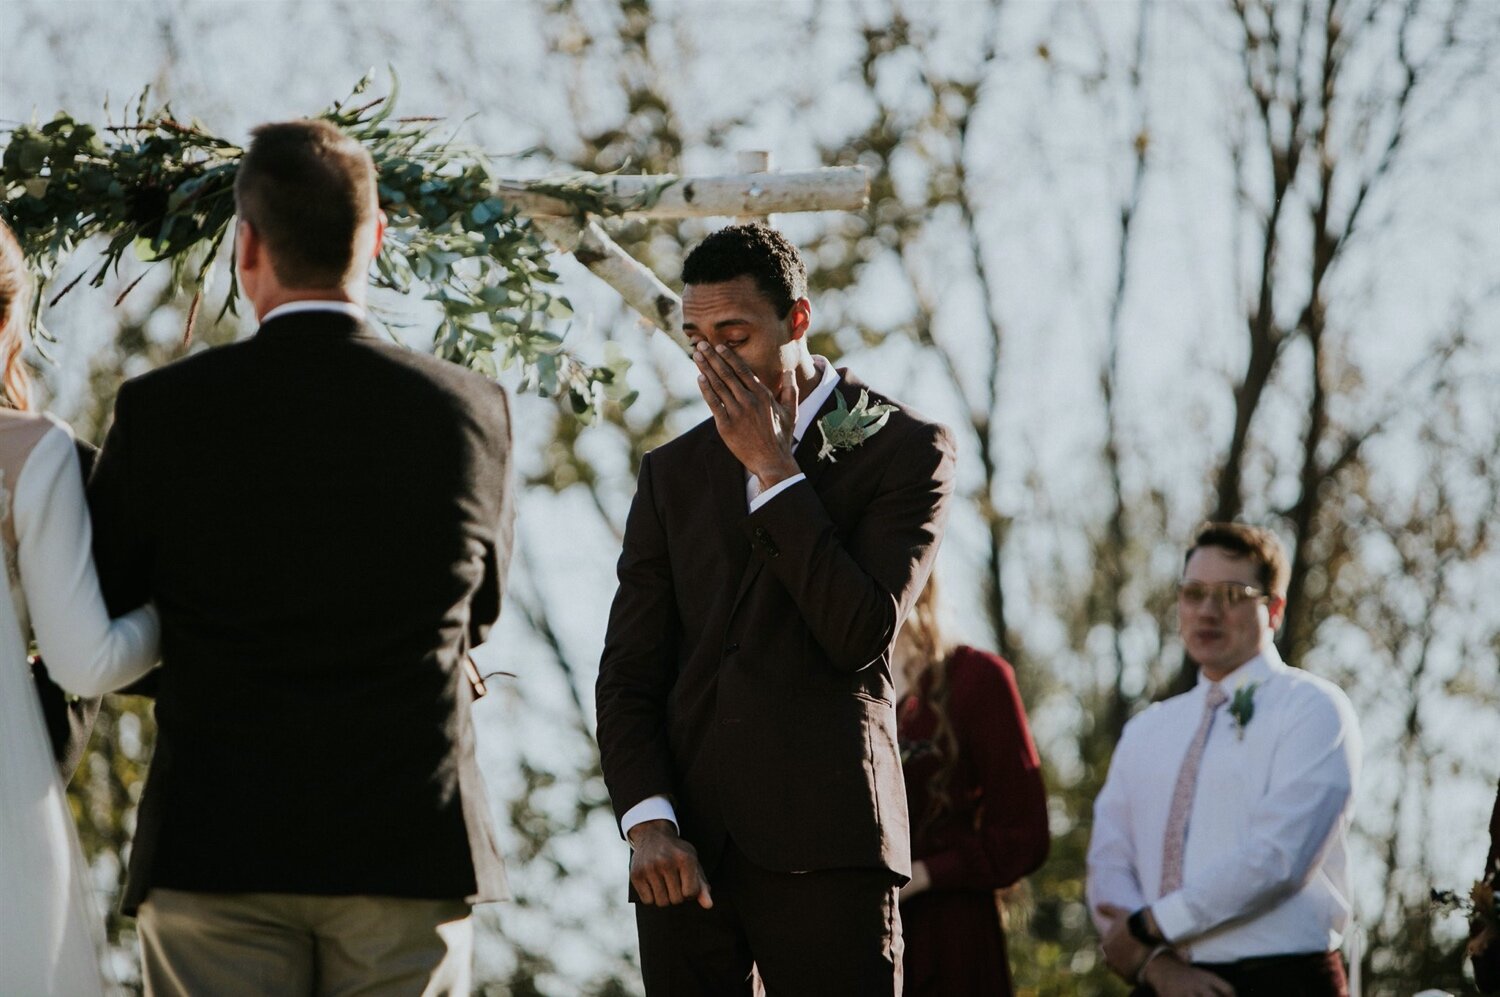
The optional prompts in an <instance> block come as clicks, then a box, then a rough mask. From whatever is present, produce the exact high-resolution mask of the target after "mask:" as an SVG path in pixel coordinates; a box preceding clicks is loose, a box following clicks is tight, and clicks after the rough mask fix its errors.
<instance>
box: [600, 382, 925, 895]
mask: <svg viewBox="0 0 1500 997" xmlns="http://www.w3.org/2000/svg"><path fill="white" fill-rule="evenodd" d="M840 374H841V375H842V377H843V380H842V381H841V382H840V384H839V386H838V389H837V390H838V391H839V392H841V393H842V394H843V396H844V398H845V399H846V401H847V403H848V404H849V405H850V406H851V407H852V406H853V404H854V403H855V402H856V401H857V399H858V397H859V392H860V390H861V389H862V388H864V385H862V384H860V383H859V382H858V381H857V380H855V379H854V378H852V377H851V376H849V374H848V373H847V372H846V371H840ZM871 398H872V400H880V401H888V399H884V398H882V397H881V396H880V395H878V394H876V393H875V392H873V391H872V392H871ZM832 407H833V399H832V398H831V397H830V399H829V401H828V404H827V405H826V406H825V410H826V409H832ZM820 417H821V413H820ZM821 442H822V440H821V434H820V433H819V432H818V431H817V428H816V426H814V427H812V428H810V429H809V431H808V433H807V434H806V436H805V437H804V439H803V440H802V442H801V444H800V446H799V447H798V449H797V453H796V456H797V460H798V463H799V464H801V466H802V469H803V471H804V472H805V473H806V475H807V480H806V481H803V482H799V483H798V484H795V485H793V486H791V487H790V488H788V489H787V490H786V491H785V492H783V493H781V494H779V495H777V496H776V497H775V498H774V499H772V500H771V501H769V502H767V503H766V504H765V505H764V506H762V507H761V508H760V509H759V510H757V511H756V512H755V513H753V514H751V513H749V512H748V503H747V501H746V496H745V471H744V468H743V467H742V466H741V465H740V463H739V462H738V461H737V460H736V459H735V458H734V456H733V455H732V454H731V453H730V452H729V450H728V448H727V447H726V446H725V445H724V443H723V441H722V440H721V439H720V438H719V435H718V431H717V429H716V428H715V426H714V423H713V421H712V420H708V421H705V422H703V423H702V424H700V425H698V426H697V427H695V428H693V429H692V430H690V431H689V432H687V433H685V434H683V435H682V436H681V437H679V438H678V439H676V440H674V441H673V442H671V443H669V444H667V445H665V446H663V447H661V448H659V449H657V450H654V451H652V452H651V453H649V454H647V455H646V457H645V458H644V459H643V460H642V462H641V471H640V479H639V482H638V484H637V491H636V496H635V501H634V503H633V505H632V506H631V510H630V517H629V520H628V522H627V525H626V529H625V542H624V550H623V552H622V553H621V556H620V562H619V580H620V585H619V590H618V592H617V593H616V595H615V600H614V605H613V607H612V609H611V611H610V618H609V628H608V631H607V634H606V637H605V647H604V654H603V658H602V660H601V662H600V666H599V681H598V687H597V701H598V719H599V750H600V756H601V761H602V765H603V770H604V778H605V782H606V784H607V785H608V788H609V793H610V798H611V800H612V802H613V804H614V807H615V812H616V815H617V816H618V815H623V814H624V813H625V812H626V811H627V810H629V809H630V808H631V807H632V806H634V805H635V804H637V803H639V802H640V801H641V800H644V799H646V798H647V797H650V796H654V795H658V794H664V795H666V796H668V797H670V798H671V799H672V801H673V803H674V805H675V807H676V810H677V815H678V819H679V821H680V822H681V829H682V834H683V837H685V838H686V839H687V840H688V841H690V842H692V843H693V845H694V846H695V847H696V848H697V849H698V852H699V857H700V859H701V861H702V862H703V864H704V867H705V871H708V872H709V873H710V874H711V873H712V870H713V869H714V866H715V863H716V860H717V859H718V857H719V856H720V854H721V853H722V850H723V845H724V840H725V836H726V835H728V836H730V837H732V838H733V839H734V841H735V843H736V845H737V846H738V847H739V848H740V850H741V851H743V852H744V854H745V855H746V856H747V857H748V858H749V859H750V860H751V861H753V862H755V863H756V864H758V865H760V866H762V867H763V868H767V869H771V870H779V871H805V870H815V869H832V868H850V867H877V868H878V867H884V868H886V869H890V870H892V871H893V872H896V873H898V874H900V875H903V876H904V875H909V874H910V871H911V859H910V846H909V839H908V829H907V815H906V793H905V787H904V784H903V782H902V776H901V760H900V757H899V754H898V751H897V747H896V716H895V711H894V708H893V705H892V700H893V696H892V690H891V681H890V652H891V646H892V644H893V642H894V640H895V635H896V630H897V628H898V626H899V625H900V623H901V621H902V620H903V619H904V618H905V616H906V613H907V611H908V610H909V609H910V608H911V604H912V602H913V600H915V598H916V596H917V593H918V592H919V591H920V590H921V587H922V585H923V584H924V583H925V582H926V580H927V576H928V573H929V572H930V570H931V567H932V562H933V558H934V557H935V556H936V554H937V547H938V542H939V540H940V539H941V537H942V533H943V524H944V521H945V519H946V511H947V504H948V500H949V497H950V496H951V494H952V490H953V462H954V445H953V439H952V436H951V434H950V433H949V432H948V430H947V429H945V428H944V427H942V426H940V425H937V424H935V423H932V422H929V421H927V420H925V419H923V418H921V417H920V416H918V415H916V414H915V413H913V412H911V411H910V410H908V409H906V408H904V407H902V408H898V410H897V411H895V412H893V413H891V415H890V418H889V420H888V422H887V423H886V425H885V427H884V428H883V429H882V430H881V431H880V432H878V433H876V434H875V435H874V436H872V437H870V438H869V439H867V440H866V441H865V442H864V443H862V444H861V445H860V446H858V447H857V448H855V449H852V450H847V451H842V452H840V453H838V454H837V455H835V456H836V462H835V461H834V460H827V459H824V460H819V459H818V457H817V452H818V449H819V447H820V445H821Z"/></svg>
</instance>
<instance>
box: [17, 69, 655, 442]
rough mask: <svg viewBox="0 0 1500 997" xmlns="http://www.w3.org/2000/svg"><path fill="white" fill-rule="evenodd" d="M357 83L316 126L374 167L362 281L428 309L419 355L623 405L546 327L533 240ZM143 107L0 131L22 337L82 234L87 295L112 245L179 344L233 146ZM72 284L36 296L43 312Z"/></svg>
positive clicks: (426, 136) (473, 163)
mask: <svg viewBox="0 0 1500 997" xmlns="http://www.w3.org/2000/svg"><path fill="white" fill-rule="evenodd" d="M370 79H371V78H370V77H369V76H366V77H365V78H364V79H362V80H360V82H359V83H358V84H357V85H356V86H355V88H354V90H353V91H352V93H351V94H350V96H349V97H347V98H345V99H343V100H341V101H338V102H336V103H334V104H333V105H332V106H331V107H329V108H328V109H326V110H325V111H323V112H322V113H321V114H320V115H319V116H320V117H322V118H326V119H327V120H329V121H331V122H333V123H334V124H336V125H338V126H339V127H340V128H341V129H343V130H344V131H345V132H346V133H347V134H349V135H350V136H352V137H353V138H355V139H356V140H358V141H359V142H360V143H362V144H363V145H364V146H365V148H367V149H369V150H370V154H371V156H372V157H373V158H374V160H375V166H376V169H377V171H378V175H379V192H380V202H381V206H382V207H383V208H384V209H385V211H386V214H387V217H388V227H387V229H386V239H385V243H384V245H383V246H382V248H381V250H380V255H379V256H378V257H377V259H376V261H375V267H374V268H373V270H372V272H371V281H372V283H373V284H374V285H375V286H377V287H385V288H390V289H392V290H395V291H397V292H400V293H402V294H407V293H410V292H411V291H412V290H413V289H414V288H418V287H420V288H422V289H423V296H424V297H425V298H426V299H427V300H429V301H433V302H435V303H436V304H437V305H438V307H439V308H440V309H441V311H442V319H441V321H440V322H439V323H438V326H437V329H436V331H435V333H434V337H433V348H434V352H435V353H436V354H437V355H438V356H440V357H443V358H444V359H447V360H451V361H453V362H455V363H459V364H462V365H464V366H466V367H470V368H472V369H474V370H477V371H480V372H482V373H484V374H486V375H487V376H489V377H492V378H493V377H497V376H498V375H499V374H500V372H502V371H505V370H508V369H510V368H511V367H513V366H516V365H519V367H520V376H521V388H522V390H536V391H537V392H538V393H540V394H542V395H545V396H552V397H562V396H564V395H566V397H567V398H568V400H569V402H570V403H571V406H572V409H573V411H574V412H575V413H576V414H577V415H578V416H579V417H580V418H581V419H583V420H584V421H585V422H588V421H591V420H592V419H593V417H594V415H595V414H596V412H597V409H598V407H599V406H600V405H602V404H603V403H604V402H605V400H606V399H613V400H616V401H620V402H621V403H622V404H628V403H629V401H630V400H631V399H630V397H629V396H628V395H627V387H626V384H625V379H624V374H625V370H626V367H627V362H626V361H625V360H624V359H623V358H620V357H618V356H615V355H613V354H611V355H610V356H609V357H608V358H607V359H606V362H605V363H603V364H601V365H598V366H594V365H590V364H587V363H584V362H583V361H581V360H579V359H578V358H576V357H575V356H573V355H572V354H571V353H570V352H569V351H567V350H566V349H564V346H563V338H562V336H561V335H560V334H559V333H557V332H555V331H553V330H552V328H551V326H552V325H553V324H554V323H555V322H557V321H559V320H562V319H565V318H567V317H568V316H569V315H571V314H572V308H571V306H570V305H569V303H568V301H567V299H566V298H564V297H562V296H561V295H559V294H557V293H556V291H555V284H556V282H557V275H556V274H555V273H553V271H552V270H551V269H550V268H549V266H548V255H549V250H548V248H547V246H546V245H545V243H544V242H543V240H542V238H541V237H540V235H539V234H538V233H537V232H536V230H535V229H534V228H533V227H532V225H531V224H530V222H529V221H528V220H527V219H526V218H524V217H522V216H519V215H517V214H516V212H515V211H514V209H512V208H511V207H509V206H508V205H507V204H506V203H505V202H504V201H503V200H502V199H500V198H499V197H497V196H495V195H494V193H493V188H494V175H493V173H492V171H491V169H490V163H489V160H488V158H487V157H486V156H485V155H484V154H483V153H482V152H480V151H478V150H475V149H472V148H469V147H467V146H461V145H458V144H456V143H455V142H454V141H453V140H452V139H446V140H438V139H435V138H434V132H435V130H436V128H437V122H438V119H434V118H396V117H393V116H392V112H393V110H394V107H395V100H396V93H397V85H396V81H395V79H394V78H393V79H392V85H391V92H390V94H389V95H388V96H386V97H379V98H375V99H373V100H369V101H363V102H360V101H357V100H356V98H358V97H360V95H362V94H364V93H365V92H366V91H367V90H368V89H369V86H370ZM147 97H148V94H147V93H146V92H143V93H142V94H141V97H140V99H139V101H137V102H136V105H135V109H134V114H133V117H132V116H131V115H130V114H127V121H126V122H125V123H123V124H119V125H110V126H106V127H104V128H103V129H100V128H96V127H95V126H93V125H91V124H88V123H86V122H82V121H78V120H76V119H75V118H74V117H73V116H72V115H69V114H66V113H59V114H58V115H57V116H56V117H54V118H53V119H52V120H51V121H49V122H47V123H46V124H41V125H37V124H31V125H23V126H19V127H16V128H12V129H10V130H9V134H8V137H7V140H6V143H5V151H4V154H3V157H0V191H3V193H4V198H5V199H4V202H3V203H0V217H3V218H4V219H5V221H6V222H7V223H8V224H9V225H10V226H11V228H12V229H13V230H14V231H15V233H16V236H17V238H18V239H19V240H20V242H21V247H22V249H23V250H24V251H25V253H26V258H27V261H28V264H29V265H30V267H31V268H32V270H33V272H34V274H35V276H36V279H37V285H38V289H39V293H38V294H37V296H36V300H35V302H34V303H33V309H32V316H31V327H32V330H33V332H34V333H36V334H40V335H41V336H43V337H44V338H45V337H46V336H47V333H46V330H45V328H44V327H43V325H42V323H41V307H42V303H43V301H44V300H45V299H46V298H47V294H46V289H47V288H49V287H50V285H51V283H52V280H53V278H54V276H55V275H56V273H57V271H58V269H59V267H60V266H61V264H62V263H63V262H64V261H65V260H66V259H67V258H68V256H69V255H70V254H71V253H72V252H73V251H74V250H75V249H77V248H78V246H79V245H81V244H82V243H83V242H85V241H86V240H88V239H91V238H94V237H96V236H99V237H103V238H106V239H108V240H109V241H108V244H107V245H106V247H105V249H104V253H103V261H102V263H101V265H100V266H99V267H98V269H97V270H96V271H94V272H93V276H92V278H91V280H90V281H89V283H90V286H93V287H99V286H101V285H102V284H103V283H104V281H105V279H106V277H107V276H108V275H109V274H110V272H111V271H113V272H115V273H116V274H118V273H119V272H120V269H121V265H122V262H123V260H124V257H125V254H126V252H127V251H128V250H133V252H134V255H135V256H136V257H137V258H138V259H139V260H140V261H141V262H143V263H145V264H146V265H147V268H148V269H149V268H150V267H151V266H152V265H155V264H162V263H165V264H167V265H168V266H169V267H170V268H171V278H172V286H173V288H174V289H178V290H185V291H191V292H192V295H193V297H192V304H191V306H190V307H189V310H188V320H187V330H186V335H187V336H191V334H192V328H193V324H194V322H195V321H196V318H197V314H198V310H199V306H200V304H201V303H202V300H203V295H204V292H205V290H206V289H207V287H208V285H209V282H210V281H211V280H212V277H213V273H214V265H215V262H216V261H217V260H218V259H219V255H220V250H221V248H222V246H223V244H224V240H225V237H226V235H227V234H228V233H229V231H230V227H231V226H230V222H231V220H232V218H233V217H234V177H235V171H236V169H237V168H238V166H239V159H240V156H241V154H242V152H243V150H242V149H241V148H240V147H239V146H238V145H235V144H234V143H232V142H229V141H227V140H225V139H223V138H219V137H217V136H215V135H213V134H211V133H210V132H209V131H207V130H206V129H205V128H204V127H203V126H202V125H201V124H199V123H198V122H197V121H189V122H182V121H180V120H178V119H177V118H176V117H175V116H174V115H173V113H172V110H171V106H170V105H163V106H162V107H160V108H159V109H157V110H155V111H148V106H147ZM106 113H107V108H106ZM570 189H571V188H570V187H568V186H567V185H559V186H558V187H557V189H556V190H549V193H552V194H554V196H559V197H568V196H569V190H570ZM579 190H580V193H579V196H578V197H577V198H575V199H574V203H576V204H578V206H579V210H580V212H582V211H584V210H586V209H593V210H601V209H603V210H607V205H604V204H603V202H599V203H595V202H596V201H598V199H597V198H594V199H587V192H586V189H585V188H582V187H580V188H579ZM231 242H232V240H231ZM84 276H87V274H86V273H85V274H80V275H79V277H77V278H75V279H74V280H73V281H72V282H71V283H69V284H68V285H67V286H66V287H64V288H62V289H61V290H60V291H59V292H57V293H56V294H54V295H52V296H51V298H50V301H51V303H53V304H55V303H56V302H57V300H58V299H60V298H61V297H62V296H63V295H65V294H67V293H68V292H69V291H71V290H72V289H73V288H74V287H75V286H76V285H77V284H78V283H79V281H81V280H82V279H83V277H84ZM144 276H145V273H144V272H143V273H142V274H141V276H140V277H137V278H136V279H135V281H133V282H132V283H131V284H130V285H129V286H128V287H127V288H126V289H125V291H124V292H123V293H122V294H121V295H120V296H119V298H117V299H116V302H115V303H116V304H119V303H120V301H123V300H124V298H125V296H126V295H127V294H129V293H130V291H131V290H132V289H134V287H135V286H136V285H137V284H139V283H140V281H141V279H142V278H144ZM237 299H238V287H237V285H236V282H235V279H234V266H233V259H232V256H231V262H230V287H229V292H228V294H227V295H226V296H225V299H224V302H223V306H222V307H221V309H220V311H219V317H220V318H222V317H223V316H224V315H225V314H228V313H236V314H237V309H236V302H237Z"/></svg>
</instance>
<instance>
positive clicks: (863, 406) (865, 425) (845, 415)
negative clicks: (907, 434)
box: [818, 391, 896, 463]
mask: <svg viewBox="0 0 1500 997" xmlns="http://www.w3.org/2000/svg"><path fill="white" fill-rule="evenodd" d="M833 399H834V403H835V404H836V406H837V407H836V408H835V409H834V410H833V411H832V412H829V413H828V414H827V415H825V416H824V417H823V418H821V419H819V420H818V432H820V433H822V434H823V447H822V449H821V450H819V451H818V459H819V460H822V459H823V458H825V457H826V458H828V459H829V460H830V461H833V462H834V463H838V458H837V457H835V456H834V455H833V454H834V451H836V450H853V449H854V448H855V447H857V446H859V445H860V444H861V443H863V442H864V441H865V440H868V439H869V438H870V437H872V436H874V435H875V434H876V433H878V432H880V431H881V430H882V429H884V428H885V421H886V420H887V419H889V418H890V417H891V413H892V412H894V411H896V406H894V405H887V404H885V403H884V402H878V403H876V404H874V405H871V404H870V393H869V392H868V391H861V392H860V393H859V401H857V402H855V403H854V407H853V408H850V407H849V406H847V405H845V404H844V396H843V395H842V394H840V393H839V392H837V391H835V392H834V393H833Z"/></svg>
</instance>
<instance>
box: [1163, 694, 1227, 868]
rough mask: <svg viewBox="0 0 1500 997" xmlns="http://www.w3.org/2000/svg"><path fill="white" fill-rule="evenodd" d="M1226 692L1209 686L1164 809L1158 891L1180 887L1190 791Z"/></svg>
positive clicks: (1195, 782) (1191, 802)
mask: <svg viewBox="0 0 1500 997" xmlns="http://www.w3.org/2000/svg"><path fill="white" fill-rule="evenodd" d="M1228 699H1229V696H1228V695H1227V694H1225V692H1224V690H1223V689H1221V688H1219V684H1218V683H1217V682H1214V683H1211V684H1210V685H1209V687H1208V695H1207V697H1206V698H1205V699H1204V701H1203V722H1202V723H1200V724H1199V725H1198V733H1197V734H1195V735H1193V743H1192V744H1190V745H1188V750H1187V755H1186V756H1185V757H1184V758H1183V759H1182V768H1180V769H1178V770H1177V788H1176V789H1174V790H1172V809H1171V810H1169V811H1168V812H1167V835H1166V839H1165V840H1164V841H1163V843H1162V849H1161V895H1162V896H1166V895H1167V894H1168V893H1171V892H1173V891H1175V890H1178V889H1180V888H1181V887H1182V858H1183V854H1184V852H1185V851H1186V849H1187V832H1188V816H1189V815H1190V814H1191V813H1192V812H1193V794H1194V792H1195V791H1196V790H1197V788H1198V769H1199V768H1200V767H1201V766H1202V765H1203V749H1204V748H1205V747H1207V746H1208V731H1209V728H1210V727H1212V726H1213V725H1214V714H1215V713H1217V712H1218V710H1219V707H1221V706H1223V705H1224V703H1225V701H1226V700H1228Z"/></svg>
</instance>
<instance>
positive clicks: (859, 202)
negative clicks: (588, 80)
mask: <svg viewBox="0 0 1500 997" xmlns="http://www.w3.org/2000/svg"><path fill="white" fill-rule="evenodd" d="M570 183H571V184H572V185H573V186H575V187H576V188H577V189H578V190H579V191H580V192H581V193H583V194H584V195H586V196H587V197H590V198H593V199H596V200H597V201H598V202H600V203H602V205H603V206H604V208H605V209H606V210H607V211H608V212H609V213H612V214H620V215H635V216H638V217H642V218H703V217H712V216H726V217H734V216H749V215H754V216H765V215H770V214H776V213H782V212H794V211H858V210H860V209H862V208H863V207H864V206H865V205H866V204H867V203H868V202H869V198H870V176H869V173H868V171H866V170H865V168H864V167H863V166H830V167H825V168H823V169H817V170H802V171H793V172H786V173H782V172H777V173H768V172H761V173H737V174H731V175H728V176H716V177H678V176H673V175H671V174H661V175H656V176H610V177H597V178H589V177H584V178H582V179H579V180H576V181H570ZM547 187H548V184H547V183H546V182H545V181H525V180H499V181H497V182H496V183H495V195H496V196H497V197H499V198H501V199H502V200H504V201H506V202H508V203H509V204H511V205H512V206H514V207H515V208H516V209H517V210H519V211H521V212H522V213H523V214H527V215H531V216H532V217H533V218H537V219H541V218H545V217H554V218H555V217H572V216H575V215H577V214H578V213H579V210H580V204H579V203H578V202H576V201H574V200H570V199H569V198H567V197H564V196H560V195H559V194H554V193H549V192H548V190H547ZM553 189H554V190H555V189H556V187H555V186H554V187H553Z"/></svg>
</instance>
